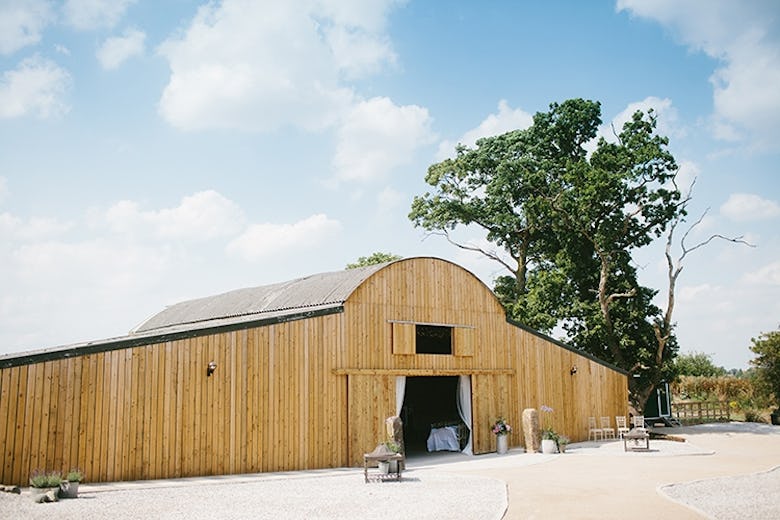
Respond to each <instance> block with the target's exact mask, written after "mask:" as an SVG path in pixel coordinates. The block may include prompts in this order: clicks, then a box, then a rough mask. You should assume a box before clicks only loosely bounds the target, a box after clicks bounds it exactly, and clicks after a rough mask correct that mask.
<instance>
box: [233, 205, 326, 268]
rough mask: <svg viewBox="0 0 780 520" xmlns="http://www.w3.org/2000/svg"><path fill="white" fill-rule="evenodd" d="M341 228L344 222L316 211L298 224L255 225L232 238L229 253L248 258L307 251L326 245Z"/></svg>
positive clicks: (253, 259)
mask: <svg viewBox="0 0 780 520" xmlns="http://www.w3.org/2000/svg"><path fill="white" fill-rule="evenodd" d="M340 231H341V223H340V222H339V221H337V220H333V219H331V218H328V216H327V215H323V214H316V215H312V216H310V217H308V218H306V219H304V220H301V221H299V222H295V223H294V224H271V223H266V224H254V225H251V226H249V227H248V228H247V229H246V231H245V232H244V233H242V234H241V235H240V236H238V237H237V238H235V239H234V240H232V241H231V242H230V243H229V244H228V246H227V251H228V253H230V254H232V255H234V256H238V257H240V258H243V259H245V260H248V261H255V260H259V259H261V258H265V257H269V256H271V255H276V256H279V255H283V254H285V253H289V252H291V251H303V250H307V249H312V248H314V247H316V246H318V245H321V244H323V243H324V242H325V241H327V240H329V239H330V238H331V237H333V236H335V235H336V234H338V233H339V232H340Z"/></svg>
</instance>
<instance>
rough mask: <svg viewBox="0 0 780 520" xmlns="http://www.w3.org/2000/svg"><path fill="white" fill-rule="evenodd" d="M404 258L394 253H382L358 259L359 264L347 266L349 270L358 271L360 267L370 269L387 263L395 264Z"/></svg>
mask: <svg viewBox="0 0 780 520" xmlns="http://www.w3.org/2000/svg"><path fill="white" fill-rule="evenodd" d="M401 258H403V257H402V256H398V255H394V254H393V253H381V252H376V253H373V254H372V255H371V256H361V257H359V258H358V259H357V262H355V263H353V264H347V267H346V268H347V269H357V268H358V267H368V266H369V265H376V264H384V263H385V262H394V261H395V260H400V259H401Z"/></svg>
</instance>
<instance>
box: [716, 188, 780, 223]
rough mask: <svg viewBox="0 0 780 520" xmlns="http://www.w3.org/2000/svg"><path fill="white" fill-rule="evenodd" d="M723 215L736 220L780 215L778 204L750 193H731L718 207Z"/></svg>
mask: <svg viewBox="0 0 780 520" xmlns="http://www.w3.org/2000/svg"><path fill="white" fill-rule="evenodd" d="M720 212H721V214H723V215H724V216H726V217H728V218H730V219H732V220H736V221H741V222H744V221H748V220H764V219H770V218H775V217H777V216H780V204H778V203H777V202H775V201H773V200H767V199H764V198H762V197H760V196H759V195H754V194H752V193H732V194H731V196H730V197H729V198H728V200H727V201H726V202H724V203H723V205H722V206H721V207H720Z"/></svg>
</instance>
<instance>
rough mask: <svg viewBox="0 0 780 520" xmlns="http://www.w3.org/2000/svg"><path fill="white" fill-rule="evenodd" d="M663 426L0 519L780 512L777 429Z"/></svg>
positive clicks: (18, 503) (20, 509)
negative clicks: (380, 472) (638, 441)
mask: <svg viewBox="0 0 780 520" xmlns="http://www.w3.org/2000/svg"><path fill="white" fill-rule="evenodd" d="M666 431H668V432H669V433H673V434H674V435H675V436H679V437H682V438H684V439H685V440H686V442H673V441H658V440H651V442H650V450H649V451H646V452H641V451H640V452H625V451H623V443H622V442H620V441H601V442H584V443H578V444H572V445H570V446H569V448H568V450H567V453H565V454H561V455H543V454H526V453H524V452H523V451H522V450H520V449H515V450H510V452H509V453H508V454H506V455H497V454H488V455H480V456H475V457H468V456H465V455H461V454H457V453H436V454H425V455H422V456H416V457H410V459H409V461H408V470H407V471H406V472H405V473H404V481H403V482H401V483H397V482H385V483H379V484H364V483H363V470H362V468H342V469H336V470H321V471H306V472H291V473H274V474H258V475H238V476H221V477H205V478H195V479H171V480H160V481H140V482H122V483H110V484H89V483H84V484H82V486H81V490H80V495H81V496H82V497H83V499H79V500H70V501H62V502H60V503H58V504H32V503H31V501H30V499H29V497H26V496H24V495H22V496H21V497H19V496H18V495H13V496H10V495H6V494H0V518H51V517H52V516H55V517H60V518H67V517H73V518H76V517H77V518H85V519H87V518H106V517H112V518H150V517H152V516H154V517H156V518H186V519H188V520H195V519H197V518H273V519H285V518H322V519H327V518H363V517H373V516H386V515H387V514H391V515H392V516H394V517H395V516H399V515H400V516H401V517H406V518H436V519H440V518H448V519H459V518H462V519H471V518H488V519H496V520H497V519H499V518H502V517H503V518H506V519H508V520H511V519H536V518H539V519H542V518H583V519H588V518H598V519H601V520H603V519H613V518H614V519H618V518H619V519H624V518H626V517H627V516H632V515H635V514H636V511H644V512H647V514H648V515H652V516H653V517H657V518H675V519H683V520H685V519H692V518H729V516H722V515H723V514H727V515H728V514H730V513H723V514H720V516H719V514H718V513H717V512H713V510H708V509H707V504H708V503H710V502H713V501H714V499H712V500H705V499H703V498H702V497H704V495H705V493H711V494H712V490H713V487H712V485H710V484H711V483H717V484H718V485H722V489H725V490H727V491H725V492H719V493H717V495H718V497H719V498H720V499H721V502H722V503H723V504H725V505H727V506H729V507H732V508H733V507H734V506H736V507H737V509H736V510H737V511H742V512H744V513H746V514H747V516H745V515H741V514H740V515H739V516H737V517H744V518H777V517H780V516H778V515H774V514H772V513H771V510H770V513H767V511H768V510H767V509H766V506H765V504H764V503H762V502H761V501H760V500H757V499H755V498H752V497H751V493H752V491H755V490H758V489H761V488H760V486H756V485H755V484H754V483H753V482H755V481H754V480H751V478H752V477H751V476H755V475H756V474H757V473H761V475H760V476H762V478H763V476H768V477H769V478H771V479H774V480H768V481H762V482H764V483H765V485H768V486H770V487H769V488H768V489H773V488H772V486H776V482H777V476H778V475H780V471H772V469H773V468H775V467H777V466H780V427H772V426H769V425H758V424H750V423H727V424H711V425H701V426H696V427H689V428H674V429H667V430H666ZM703 488H706V489H707V491H702V489H703ZM715 489H717V488H715ZM729 494H730V496H729ZM763 494H764V495H766V493H763ZM2 495H5V496H2ZM772 495H775V494H774V493H773V494H772ZM724 496H725V499H724ZM697 499H698V501H697ZM740 501H742V502H740ZM702 504H703V505H702ZM740 504H744V505H742V506H740ZM748 505H752V506H755V507H752V508H750V507H748ZM762 508H763V509H762ZM732 510H733V509H732ZM767 514H772V516H766V515H767ZM150 515H151V516H150ZM762 515H763V516H762ZM732 517H733V516H732Z"/></svg>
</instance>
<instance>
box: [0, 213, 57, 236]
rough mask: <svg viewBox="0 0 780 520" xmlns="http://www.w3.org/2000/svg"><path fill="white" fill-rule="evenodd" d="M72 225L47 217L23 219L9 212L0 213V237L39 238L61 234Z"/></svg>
mask: <svg viewBox="0 0 780 520" xmlns="http://www.w3.org/2000/svg"><path fill="white" fill-rule="evenodd" d="M71 227H72V223H70V222H60V221H58V220H56V219H53V218H49V217H31V218H29V219H27V220H24V219H22V218H20V217H17V216H15V215H13V214H11V213H7V212H6V213H0V237H2V238H3V239H6V240H22V241H27V240H41V239H46V238H50V237H54V236H58V235H61V234H62V233H64V232H66V231H67V230H68V229H70V228H71Z"/></svg>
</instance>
